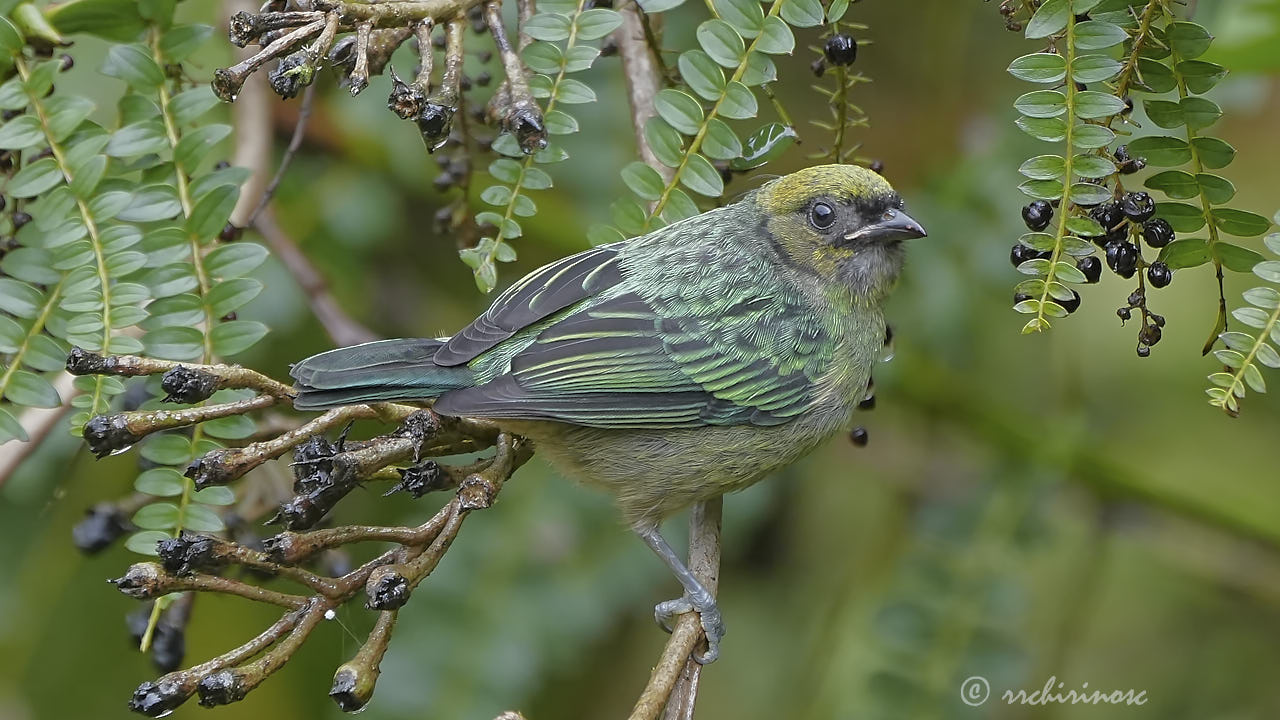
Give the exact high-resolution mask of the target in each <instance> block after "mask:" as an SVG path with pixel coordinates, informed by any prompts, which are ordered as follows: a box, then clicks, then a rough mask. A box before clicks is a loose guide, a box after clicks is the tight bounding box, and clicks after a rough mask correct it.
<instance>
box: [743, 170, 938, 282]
mask: <svg viewBox="0 0 1280 720" xmlns="http://www.w3.org/2000/svg"><path fill="white" fill-rule="evenodd" d="M754 200H755V202H756V203H757V204H758V205H759V206H760V208H761V209H762V210H763V211H764V214H765V217H766V221H765V225H766V229H767V230H768V233H769V235H770V238H771V240H772V241H774V242H775V243H776V244H777V246H778V249H779V252H782V253H784V255H785V256H786V257H787V258H788V259H789V260H790V261H792V262H794V263H796V264H797V265H799V266H801V267H804V268H807V269H810V270H812V271H814V272H816V273H817V274H818V275H819V276H821V277H823V278H824V279H826V280H829V281H832V282H835V283H839V285H840V286H841V287H847V288H849V289H851V290H852V291H853V292H854V294H855V296H857V297H859V298H862V299H864V300H867V301H871V302H879V301H880V300H881V299H883V298H884V296H885V295H887V294H888V292H889V290H890V289H892V288H893V285H894V283H895V282H897V279H898V275H899V274H900V273H901V272H902V264H903V248H902V241H903V240H909V239H911V238H921V237H924V236H925V231H924V228H923V227H921V226H920V223H918V222H916V221H915V220H913V219H911V217H910V216H909V215H907V214H906V213H905V212H903V210H902V207H903V203H902V198H901V196H899V195H898V193H897V192H895V191H894V189H893V187H892V186H890V185H889V183H888V182H886V181H885V179H884V178H882V177H880V175H878V174H876V173H874V172H872V171H870V170H867V169H866V168H863V167H859V166H857V165H819V166H817V167H811V168H806V169H804V170H800V171H798V172H794V173H792V174H790V175H787V176H785V177H781V178H778V179H777V180H774V181H772V182H769V183H768V184H766V185H764V186H763V187H761V188H760V190H759V191H758V192H757V193H756V194H755V195H754Z"/></svg>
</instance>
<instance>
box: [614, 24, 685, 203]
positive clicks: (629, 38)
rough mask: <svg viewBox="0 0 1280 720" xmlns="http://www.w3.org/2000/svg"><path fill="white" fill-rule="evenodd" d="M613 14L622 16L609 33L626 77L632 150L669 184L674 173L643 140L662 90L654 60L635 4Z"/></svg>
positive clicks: (646, 141) (655, 58)
mask: <svg viewBox="0 0 1280 720" xmlns="http://www.w3.org/2000/svg"><path fill="white" fill-rule="evenodd" d="M617 12H618V14H619V15H621V16H622V25H621V26H619V27H618V29H617V30H615V31H614V32H613V37H614V40H615V41H616V42H617V43H618V55H619V56H620V57H621V58H622V71H623V73H624V74H625V76H626V81H627V101H628V102H629V103H630V104H631V128H632V130H633V132H634V133H635V138H636V150H637V152H638V153H639V155H640V159H641V160H643V161H644V162H645V164H646V165H648V166H649V167H652V168H653V169H654V170H657V171H658V173H659V174H661V175H662V179H663V180H664V181H665V182H668V183H670V182H671V178H672V176H673V174H674V172H675V171H674V170H673V169H671V168H669V167H667V166H666V165H663V164H662V163H661V162H659V161H658V156H657V155H655V154H654V152H653V148H651V147H649V141H648V140H646V139H645V137H644V125H645V122H647V121H648V120H649V118H651V117H653V116H654V114H655V112H656V111H655V110H654V108H653V100H654V98H655V97H657V95H658V92H659V91H660V90H662V73H661V71H660V70H659V67H660V66H659V64H658V56H657V54H656V53H655V52H654V49H653V47H652V46H651V45H650V44H649V40H648V37H647V36H646V33H645V28H644V18H643V17H642V16H641V14H640V13H641V12H642V11H641V10H640V7H639V6H638V5H637V4H636V3H635V2H626V3H622V4H621V5H619V7H618V9H617Z"/></svg>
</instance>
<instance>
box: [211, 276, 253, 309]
mask: <svg viewBox="0 0 1280 720" xmlns="http://www.w3.org/2000/svg"><path fill="white" fill-rule="evenodd" d="M261 292H262V283H260V282H258V281H257V280H254V279H253V278H243V277H242V278H232V279H230V280H224V281H222V282H220V283H218V284H216V285H214V286H213V287H212V288H210V289H209V294H208V302H209V310H210V314H211V315H213V316H214V317H222V316H223V315H226V314H227V313H229V312H235V311H236V310H239V309H240V308H242V307H244V306H245V304H246V303H248V302H249V301H250V300H253V299H254V298H256V297H258V294H259V293H261Z"/></svg>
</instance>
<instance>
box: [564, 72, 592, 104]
mask: <svg viewBox="0 0 1280 720" xmlns="http://www.w3.org/2000/svg"><path fill="white" fill-rule="evenodd" d="M556 99H557V100H559V101H560V102H561V103H564V104H566V105H583V104H585V103H593V102H595V101H596V100H597V99H598V98H597V97H596V91H595V90H592V89H591V86H590V85H587V84H586V83H584V82H582V81H581V80H574V79H573V78H562V79H561V80H560V87H559V89H557V90H556Z"/></svg>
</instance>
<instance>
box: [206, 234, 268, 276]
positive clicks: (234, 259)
mask: <svg viewBox="0 0 1280 720" xmlns="http://www.w3.org/2000/svg"><path fill="white" fill-rule="evenodd" d="M267 254H268V253H267V249H266V248H264V247H262V246H261V245H258V244H256V243H246V242H238V243H234V244H231V245H223V246H222V247H219V248H217V249H215V250H214V251H213V252H211V253H209V254H208V255H207V256H206V257H205V259H204V268H205V272H207V273H209V274H210V275H212V276H213V277H222V278H231V277H239V276H241V275H244V274H245V273H248V272H249V271H251V270H253V269H254V268H256V267H258V266H259V265H261V264H262V263H263V261H264V260H266V259H267Z"/></svg>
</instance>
